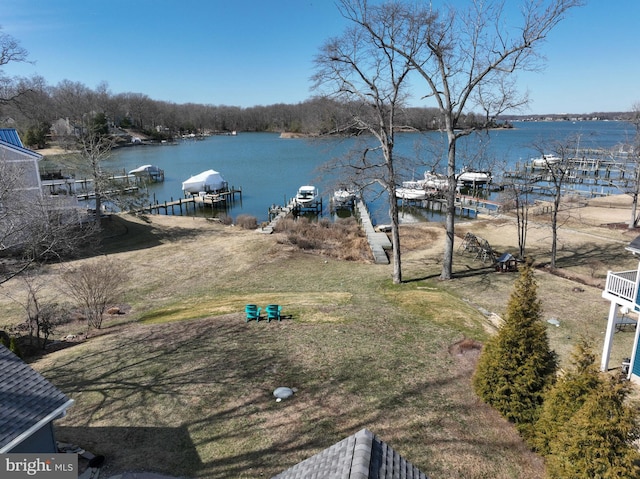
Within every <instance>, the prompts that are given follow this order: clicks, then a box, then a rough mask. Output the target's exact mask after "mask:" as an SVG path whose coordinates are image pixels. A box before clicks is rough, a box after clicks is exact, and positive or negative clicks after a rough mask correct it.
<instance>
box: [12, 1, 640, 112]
mask: <svg viewBox="0 0 640 479" xmlns="http://www.w3.org/2000/svg"><path fill="white" fill-rule="evenodd" d="M508 2H509V4H511V3H512V2H513V0H508ZM433 3H434V5H435V4H438V3H440V2H439V1H438V0H434V2H433ZM451 3H453V4H457V3H466V2H462V1H461V0H451ZM513 3H515V2H513ZM0 7H1V11H2V12H3V13H2V17H0V26H1V27H2V30H3V31H4V32H5V33H8V34H10V35H12V36H13V37H15V38H16V39H17V40H19V41H20V43H21V45H22V46H23V47H24V48H26V49H27V50H28V51H29V59H30V60H31V61H33V62H35V64H34V65H26V64H15V63H14V64H9V65H7V66H5V73H6V74H9V75H18V76H29V75H32V74H38V75H41V76H42V77H44V79H45V80H46V81H47V83H48V84H49V85H55V84H57V83H58V82H60V81H61V80H64V79H67V80H71V81H77V82H81V83H83V84H84V85H86V86H87V87H89V88H92V89H93V88H95V87H96V86H98V84H100V83H101V82H106V83H107V84H108V86H109V90H110V91H111V93H114V94H116V93H123V92H135V93H143V94H146V95H147V96H149V97H150V98H153V99H155V100H164V101H169V102H173V103H187V102H193V103H202V104H211V105H234V106H242V107H249V106H254V105H270V104H274V103H298V102H301V101H304V100H306V99H308V98H310V97H311V96H312V95H313V92H312V91H310V86H311V82H310V80H309V78H310V77H311V75H312V74H313V58H314V56H315V55H316V54H317V52H318V50H319V48H320V46H321V45H322V44H323V42H324V41H325V40H327V39H328V38H330V37H333V36H337V35H339V34H340V33H342V31H343V30H344V28H345V26H346V21H345V20H344V19H343V18H342V17H341V16H340V14H339V13H338V10H337V8H336V7H335V5H334V2H333V1H332V0H200V1H198V0H182V1H181V0H177V1H176V0H172V1H169V0H106V1H105V0H0ZM639 22H640V1H638V0H613V1H611V0H590V1H589V2H588V4H587V5H586V6H585V7H582V8H579V9H575V10H573V11H572V12H571V13H570V14H569V16H568V18H567V19H566V20H564V21H563V22H562V23H560V25H558V26H557V27H556V29H555V30H553V31H552V33H551V34H550V36H549V38H548V40H547V42H546V43H545V44H544V45H543V47H542V49H541V52H542V53H543V54H544V56H545V57H546V64H545V67H544V70H543V71H542V72H536V73H529V72H526V73H520V74H519V75H518V78H519V82H518V84H519V88H520V89H521V90H528V91H529V93H530V98H531V100H532V101H531V104H530V107H529V108H528V109H527V110H526V111H525V112H523V113H532V114H543V113H590V112H594V111H627V110H630V109H631V107H632V106H633V104H634V103H636V102H640V90H639V88H638V85H639V84H640V82H639V79H640V71H639V70H640V62H638V61H637V59H638V56H639V55H638V53H639V51H640V28H638V23H639ZM416 104H420V103H417V102H416Z"/></svg>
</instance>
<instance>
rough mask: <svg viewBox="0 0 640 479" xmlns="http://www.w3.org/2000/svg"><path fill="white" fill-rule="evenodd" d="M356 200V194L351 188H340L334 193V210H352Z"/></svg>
mask: <svg viewBox="0 0 640 479" xmlns="http://www.w3.org/2000/svg"><path fill="white" fill-rule="evenodd" d="M355 200H356V192H355V191H354V190H353V189H351V188H340V189H337V190H335V191H334V192H333V198H332V201H333V207H334V208H352V207H353V203H354V201H355Z"/></svg>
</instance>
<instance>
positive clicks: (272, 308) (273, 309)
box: [265, 304, 282, 322]
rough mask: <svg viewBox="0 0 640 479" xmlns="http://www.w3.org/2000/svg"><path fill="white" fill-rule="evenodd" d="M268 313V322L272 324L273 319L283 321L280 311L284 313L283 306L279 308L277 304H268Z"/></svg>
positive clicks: (266, 309)
mask: <svg viewBox="0 0 640 479" xmlns="http://www.w3.org/2000/svg"><path fill="white" fill-rule="evenodd" d="M265 311H266V312H267V320H268V321H269V322H271V320H272V319H277V320H278V321H280V320H281V318H280V311H282V306H278V305H277V304H268V305H267V307H266V308H265Z"/></svg>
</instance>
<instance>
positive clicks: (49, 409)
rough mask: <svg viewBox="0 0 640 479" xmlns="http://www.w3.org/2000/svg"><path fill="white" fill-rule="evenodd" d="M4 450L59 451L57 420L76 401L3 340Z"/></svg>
mask: <svg viewBox="0 0 640 479" xmlns="http://www.w3.org/2000/svg"><path fill="white" fill-rule="evenodd" d="M0 371H2V376H1V377H0V454H5V453H29V454H31V453H34V454H35V453H38V454H43V453H47V454H48V453H56V452H58V449H57V446H56V440H55V435H54V429H53V421H54V420H56V419H58V418H60V417H63V416H64V415H65V414H66V412H67V409H68V408H69V407H71V405H72V404H73V399H69V398H68V397H67V396H65V395H64V394H63V393H62V392H61V391H60V390H58V389H57V388H56V387H55V386H54V385H53V384H51V383H50V382H49V381H47V380H46V379H45V378H44V377H43V376H42V375H41V374H40V373H38V372H37V371H35V370H34V369H32V368H31V367H30V366H29V365H28V364H27V363H25V362H24V361H22V359H20V358H19V357H18V356H16V355H15V354H13V353H12V352H11V351H9V350H8V349H7V348H6V347H4V346H3V345H1V344H0Z"/></svg>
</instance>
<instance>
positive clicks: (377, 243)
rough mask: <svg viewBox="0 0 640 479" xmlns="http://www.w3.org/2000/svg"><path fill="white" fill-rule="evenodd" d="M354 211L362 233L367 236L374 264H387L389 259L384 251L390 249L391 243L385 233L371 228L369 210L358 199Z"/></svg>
mask: <svg viewBox="0 0 640 479" xmlns="http://www.w3.org/2000/svg"><path fill="white" fill-rule="evenodd" d="M356 211H357V213H358V217H359V219H360V224H361V225H362V229H363V230H364V233H365V234H366V235H367V241H368V242H369V247H370V248H371V252H372V253H373V258H374V261H375V263H376V264H389V257H388V256H387V253H386V251H385V250H387V249H391V241H389V237H388V236H387V234H386V233H380V232H378V231H376V230H375V229H374V228H373V223H371V217H370V216H369V210H368V209H367V206H366V205H365V204H364V202H363V201H362V200H361V199H359V200H358V202H357V203H356Z"/></svg>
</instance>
